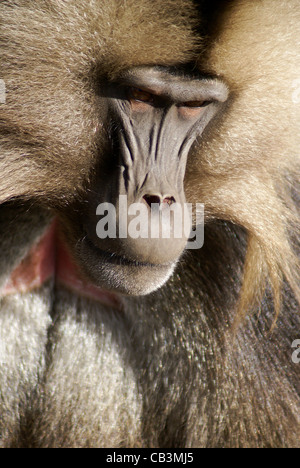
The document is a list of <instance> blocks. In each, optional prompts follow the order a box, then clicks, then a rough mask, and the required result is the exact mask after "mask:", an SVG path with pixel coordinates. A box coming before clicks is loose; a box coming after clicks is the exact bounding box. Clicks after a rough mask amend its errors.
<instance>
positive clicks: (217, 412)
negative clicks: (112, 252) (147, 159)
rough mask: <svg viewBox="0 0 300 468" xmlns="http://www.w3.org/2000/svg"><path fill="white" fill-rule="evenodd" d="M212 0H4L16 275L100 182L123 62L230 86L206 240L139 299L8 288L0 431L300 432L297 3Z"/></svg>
mask: <svg viewBox="0 0 300 468" xmlns="http://www.w3.org/2000/svg"><path fill="white" fill-rule="evenodd" d="M198 10H199V12H200V18H201V21H200V20H199V19H197V18H196V13H195V8H194V6H193V5H192V2H190V1H189V0H174V1H173V0H153V1H151V2H150V1H149V0H127V1H126V2H119V1H118V0H101V1H100V0H90V1H88V0H86V1H81V2H79V1H75V0H66V1H64V2H56V1H53V0H46V1H39V0H38V1H37V0H35V1H33V0H32V1H31V0H26V1H25V0H16V1H10V0H4V1H2V2H0V79H3V80H4V81H5V83H6V88H7V98H6V104H5V105H2V104H0V203H1V204H2V205H1V207H0V285H2V284H3V283H4V281H5V279H7V277H8V276H9V273H10V271H11V270H12V269H13V267H14V266H15V265H17V264H18V262H19V261H20V259H21V258H23V257H24V255H25V253H26V252H27V251H28V250H29V248H30V246H31V245H32V243H33V242H34V241H35V240H36V238H37V237H39V235H40V234H41V231H43V229H44V227H45V226H46V225H47V223H48V222H49V216H51V215H50V214H49V208H51V209H52V210H54V213H55V214H56V213H57V212H59V210H60V208H61V207H65V206H72V205H71V203H72V202H73V201H74V200H75V201H76V198H77V197H78V194H79V193H82V192H83V193H84V189H86V188H88V187H89V179H90V175H91V173H92V172H93V170H94V168H95V165H96V163H97V162H98V161H97V158H98V157H99V148H100V150H101V148H102V146H101V145H102V140H104V139H105V137H106V129H105V128H104V129H103V128H102V117H103V112H104V111H103V109H101V108H100V107H99V104H98V99H97V95H98V93H99V89H101V86H102V87H103V86H105V82H106V80H107V78H108V77H115V76H117V75H118V73H119V72H120V70H123V69H126V68H129V67H130V66H132V65H143V64H145V65H155V64H162V65H170V66H181V65H182V64H185V63H188V62H190V61H192V62H193V67H194V69H197V70H199V71H200V72H203V73H211V74H213V75H217V76H220V77H221V79H222V80H224V82H225V83H227V84H228V86H229V90H230V99H229V101H228V104H227V107H226V109H225V112H224V113H223V114H222V115H221V116H219V117H218V118H216V119H215V120H214V121H213V122H212V124H211V125H210V127H209V129H208V131H206V132H205V133H204V135H203V137H202V138H201V140H200V141H199V142H198V144H197V146H196V145H195V146H194V147H193V150H192V151H191V154H190V156H189V164H188V168H187V173H186V179H185V186H186V193H187V199H188V201H190V202H202V203H205V207H206V216H207V225H206V237H205V244H204V247H203V249H201V250H200V251H194V252H188V253H187V254H186V256H184V257H183V260H182V262H181V263H180V264H179V266H178V269H177V270H176V272H175V273H174V275H173V277H172V278H171V280H170V281H169V283H168V284H167V285H165V286H164V287H163V288H162V289H161V290H159V291H157V292H155V293H153V294H150V295H149V296H146V297H143V298H131V297H128V298H126V300H125V310H124V311H123V313H122V314H119V313H118V312H116V311H114V310H109V309H107V308H105V307H103V306H101V305H99V304H97V303H92V302H91V301H90V300H86V299H84V298H79V297H77V296H76V295H75V294H73V293H71V292H69V291H66V290H64V288H62V287H60V286H54V287H53V285H51V284H48V285H46V286H44V288H42V289H41V290H39V291H35V292H33V293H31V294H24V295H21V294H19V295H16V296H13V297H6V298H2V299H1V302H0V306H1V313H0V343H1V346H0V351H1V353H0V354H1V359H0V395H1V399H0V413H1V414H0V446H3V447H95V446H100V447H138V446H148V447H149V446H150V447H183V446H185V447H299V440H300V421H299V414H300V394H299V370H300V368H299V366H300V364H295V363H294V362H293V361H292V359H291V355H292V348H291V345H292V342H293V340H295V339H297V338H298V339H299V338H300V317H299V302H300V278H299V271H300V268H299V179H300V173H299V170H300V168H299V147H300V145H299V143H300V141H299V135H300V132H299V130H300V128H299V126H300V118H299V117H300V115H299V109H300V106H299V102H297V96H299V94H297V95H296V97H295V83H297V82H298V83H299V69H300V67H299V56H300V54H299V49H297V41H298V38H297V29H298V26H299V22H300V7H299V2H298V0H284V1H283V0H278V1H276V2H274V1H273V0H262V1H258V0H253V1H251V2H250V1H248V0H237V1H234V2H226V1H216V2H214V1H208V0H207V1H199V2H198ZM199 24H200V26H199ZM196 27H197V28H199V29H200V32H201V34H200V35H201V40H199V38H198V36H197V34H196V32H195V28H196ZM124 38H125V39H124ZM199 44H200V46H199ZM298 85H299V84H298ZM100 154H101V151H100ZM75 215H76V213H75ZM270 285H271V288H270ZM271 290H272V291H271ZM249 310H251V312H252V314H250V315H249V316H247V318H246V315H247V313H248V312H249ZM280 310H281V314H279V318H278V320H277V325H276V328H275V329H274V330H273V332H272V334H269V331H270V328H271V326H272V323H273V319H274V314H275V315H276V316H277V315H278V313H279V311H280ZM237 312H238V315H237ZM236 317H238V320H237V319H236ZM240 318H244V319H245V320H244V323H243V324H242V325H241V326H240V327H239V328H238V329H236V339H235V340H233V336H232V326H237V324H238V321H239V319H240ZM236 328H237V327H236Z"/></svg>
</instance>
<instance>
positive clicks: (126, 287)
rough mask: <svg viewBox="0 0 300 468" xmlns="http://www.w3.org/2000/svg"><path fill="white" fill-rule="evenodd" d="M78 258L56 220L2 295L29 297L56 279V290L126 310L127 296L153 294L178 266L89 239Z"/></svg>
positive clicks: (9, 279)
mask: <svg viewBox="0 0 300 468" xmlns="http://www.w3.org/2000/svg"><path fill="white" fill-rule="evenodd" d="M78 257H79V259H78V258H76V261H75V260H74V259H73V256H72V255H71V254H70V252H69V249H68V248H67V246H66V244H65V242H64V241H63V240H62V239H61V237H60V236H59V235H58V229H57V222H56V221H54V222H53V223H52V224H51V225H50V227H49V228H48V229H47V231H46V232H45V234H44V235H43V236H42V237H41V238H40V239H39V240H38V242H37V243H36V244H35V245H34V246H33V247H32V248H31V250H30V251H29V253H28V254H27V255H26V257H25V258H23V260H22V261H21V262H20V263H19V265H17V266H16V267H15V268H14V270H13V271H12V273H11V275H10V277H9V278H8V280H7V281H6V283H5V284H4V286H3V287H2V288H1V289H0V296H2V297H3V296H8V295H12V294H18V293H19V294H20V293H21V294H25V293H28V292H31V291H33V290H36V289H39V288H40V287H41V286H42V285H43V284H45V283H46V282H48V281H51V280H52V281H53V285H54V288H56V287H59V285H62V286H64V287H66V288H67V289H69V290H71V291H73V292H74V293H76V294H78V295H80V296H82V297H86V298H90V299H92V300H95V301H98V302H101V303H102V304H104V305H106V306H109V307H113V308H115V309H122V308H123V306H124V295H137V296H139V295H145V294H148V293H150V292H152V291H153V290H155V289H157V288H158V287H160V286H162V285H163V284H164V283H165V282H166V281H167V279H168V278H169V277H170V276H171V274H172V272H173V270H174V268H175V264H176V262H175V263H174V262H172V263H167V264H160V265H154V264H151V263H147V262H140V261H134V260H131V259H128V258H127V257H125V256H123V255H119V254H117V253H112V252H108V251H104V250H101V249H99V248H98V247H97V246H95V245H94V243H93V242H92V241H91V240H89V239H88V237H86V238H85V241H84V243H83V244H82V249H81V251H80V252H79V253H78ZM80 259H82V261H80ZM77 260H78V261H77ZM78 263H79V264H80V267H79V266H78ZM86 265H88V267H86ZM120 293H121V294H120Z"/></svg>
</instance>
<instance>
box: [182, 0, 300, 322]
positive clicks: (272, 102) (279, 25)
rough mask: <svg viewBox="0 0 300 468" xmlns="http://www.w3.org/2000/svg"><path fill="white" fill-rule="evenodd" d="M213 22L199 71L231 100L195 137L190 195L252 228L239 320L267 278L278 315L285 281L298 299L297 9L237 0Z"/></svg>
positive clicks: (254, 304) (299, 141) (285, 4)
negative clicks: (216, 80)
mask: <svg viewBox="0 0 300 468" xmlns="http://www.w3.org/2000/svg"><path fill="white" fill-rule="evenodd" d="M215 19H216V25H214V24H212V25H211V26H210V27H211V28H212V30H213V31H212V32H213V34H214V37H215V40H214V42H213V43H212V44H211V46H210V47H209V49H208V51H207V52H206V54H205V55H204V57H203V56H201V57H200V59H199V67H200V69H201V70H203V69H204V70H209V71H213V72H214V73H216V74H217V75H220V76H222V77H224V78H225V80H226V82H227V83H228V84H229V85H230V89H231V95H232V99H231V102H230V103H229V107H228V111H227V114H226V115H225V116H224V119H223V121H222V122H221V123H220V125H216V126H215V127H214V128H213V129H212V132H211V133H210V134H209V135H208V136H207V138H206V139H204V140H203V141H202V142H201V146H200V149H199V154H200V155H201V158H200V160H199V158H198V159H196V157H195V158H193V159H192V161H191V164H190V166H189V169H190V174H191V182H190V184H189V183H188V191H189V187H192V190H191V197H192V199H195V198H199V196H200V198H201V199H202V200H204V203H205V206H206V210H207V212H208V215H209V216H212V217H216V218H222V219H227V220H230V221H232V222H233V223H235V224H239V225H241V226H243V227H244V228H245V229H246V230H247V232H248V233H249V246H248V255H247V259H246V265H245V277H244V283H243V288H242V298H241V301H240V305H239V314H240V316H242V317H243V316H245V314H246V312H247V311H248V309H249V307H250V308H252V309H253V308H255V307H257V305H258V304H259V303H260V301H261V297H262V294H263V290H264V288H265V282H266V280H267V279H269V281H270V282H271V284H272V288H273V293H274V301H275V305H276V307H275V310H276V316H278V313H279V311H280V307H281V288H282V281H283V279H286V280H287V281H288V282H289V284H290V285H291V287H292V288H293V290H294V292H295V294H296V297H297V298H298V301H300V264H299V259H298V258H297V256H296V253H295V251H294V249H293V246H292V239H291V238H290V233H291V232H292V233H293V236H294V238H297V239H299V180H300V155H299V147H300V106H299V102H293V96H295V85H296V83H297V80H298V79H299V70H300V58H299V52H300V51H299V45H298V39H297V27H295V25H299V23H300V7H299V4H298V2H297V1H292V2H285V1H277V2H273V1H272V0H264V1H263V2H257V1H254V2H248V1H237V2H232V6H231V7H230V8H228V9H227V10H226V11H225V13H224V14H221V18H218V17H217V15H215ZM237 115H238V116H239V118H238V119H236V116H237ZM188 181H189V179H188ZM195 186H197V187H198V189H197V190H196V191H195ZM194 194H196V195H194Z"/></svg>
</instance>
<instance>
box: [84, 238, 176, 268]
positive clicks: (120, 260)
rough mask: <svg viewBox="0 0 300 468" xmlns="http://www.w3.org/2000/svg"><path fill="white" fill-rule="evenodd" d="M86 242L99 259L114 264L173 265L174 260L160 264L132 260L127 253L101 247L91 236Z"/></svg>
mask: <svg viewBox="0 0 300 468" xmlns="http://www.w3.org/2000/svg"><path fill="white" fill-rule="evenodd" d="M85 242H86V244H87V245H88V247H89V248H90V249H91V250H92V251H93V252H94V253H95V254H96V255H97V257H98V259H101V260H102V261H104V262H105V263H110V264H113V265H121V266H122V265H123V266H130V267H148V268H157V267H162V268H164V267H167V268H169V267H172V265H173V264H174V262H168V263H161V264H159V265H157V264H154V263H150V262H141V261H138V260H131V259H129V258H128V257H125V255H119V254H117V253H116V252H109V251H107V250H101V249H99V248H98V247H97V246H96V245H95V244H94V243H93V241H91V240H90V239H89V237H86V238H85Z"/></svg>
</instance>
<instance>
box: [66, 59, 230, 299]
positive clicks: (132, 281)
mask: <svg viewBox="0 0 300 468" xmlns="http://www.w3.org/2000/svg"><path fill="white" fill-rule="evenodd" d="M227 95H228V91H227V87H226V86H225V85H224V84H223V83H222V82H221V81H219V80H216V79H207V78H201V77H198V78H195V77H191V76H188V75H187V74H184V73H183V72H182V73H179V72H175V71H174V70H173V71H171V70H170V69H167V68H162V67H136V68H132V69H130V70H128V71H126V72H124V73H122V74H121V75H120V76H119V77H118V78H117V79H115V80H112V81H111V82H109V83H107V86H106V87H105V91H104V92H103V90H100V92H99V102H98V105H99V108H100V109H101V118H102V123H101V129H102V131H103V128H104V129H105V133H106V135H107V138H106V142H105V143H103V142H102V150H101V155H100V156H99V162H98V163H97V164H96V166H95V168H93V171H92V174H91V177H90V183H89V187H88V188H87V189H86V190H85V194H84V196H83V199H82V202H81V204H80V203H79V204H78V201H77V202H76V206H74V207H72V206H71V207H70V205H68V206H67V208H66V210H64V213H63V217H64V223H63V224H64V225H66V226H67V234H66V236H65V237H66V239H68V242H69V247H70V248H71V250H72V253H73V255H75V257H76V262H77V263H78V264H79V265H80V267H81V268H82V269H83V271H84V272H85V274H86V275H87V276H88V277H89V278H90V279H91V280H92V282H93V283H94V284H96V285H97V286H100V287H103V288H106V289H109V290H117V291H120V292H122V293H125V294H134V295H140V294H146V293H149V292H151V291H153V290H155V289H157V288H158V287H160V286H161V285H162V284H163V283H164V282H165V281H166V280H167V279H168V278H169V276H170V275H171V273H172V272H173V270H174V267H175V265H176V263H177V261H178V259H179V258H180V256H181V254H182V253H183V251H184V250H185V247H186V243H187V240H188V237H189V233H190V228H191V225H190V219H187V217H186V216H185V215H184V213H185V211H184V205H185V194H184V175H185V169H186V163H187V157H188V152H189V150H190V147H191V145H192V144H193V142H194V141H195V139H196V138H197V136H200V135H201V133H202V132H203V131H204V129H205V127H206V126H207V125H208V123H209V122H210V121H211V119H212V118H213V117H214V116H215V114H216V113H217V112H218V110H219V109H220V107H221V106H222V103H224V101H226V99H227ZM120 196H123V197H126V205H125V210H124V205H122V203H120V200H121V197H120ZM101 204H102V208H103V204H105V205H104V208H105V207H107V206H108V205H107V204H110V205H112V206H113V207H115V209H116V211H114V212H113V218H112V219H109V218H108V220H107V222H108V224H109V222H110V221H111V222H112V229H111V232H107V235H105V236H102V238H99V235H98V233H97V229H96V226H97V221H99V216H97V213H99V214H102V215H103V214H104V211H105V209H102V211H101V208H100V210H99V209H98V206H99V205H101ZM134 204H139V205H138V206H139V207H140V215H139V224H140V227H141V228H143V227H144V228H145V226H146V228H145V232H144V234H145V235H144V236H131V235H130V232H129V233H128V231H129V230H128V229H126V228H128V227H129V224H130V222H131V221H132V212H130V207H132V206H133V205H134ZM126 207H128V208H129V209H128V212H124V211H126ZM143 208H144V209H143ZM176 210H177V211H176ZM115 212H116V213H117V214H118V216H115ZM176 213H180V215H179V216H178V217H176ZM182 213H183V214H182ZM74 214H75V216H74ZM130 214H131V216H130ZM185 214H186V213H185ZM167 220H168V221H169V222H170V230H169V233H170V235H169V236H166V235H164V233H163V228H164V223H166V222H167ZM178 222H179V223H180V224H181V223H182V224H184V223H185V226H182V225H180V226H179V227H180V232H181V235H179V236H178V235H175V234H174V231H175V229H176V227H177V228H178V226H175V224H176V223H178ZM150 227H151V229H150ZM121 230H122V231H124V230H125V232H126V235H122V234H121V235H120V231H121ZM75 233H76V235H75Z"/></svg>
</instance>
